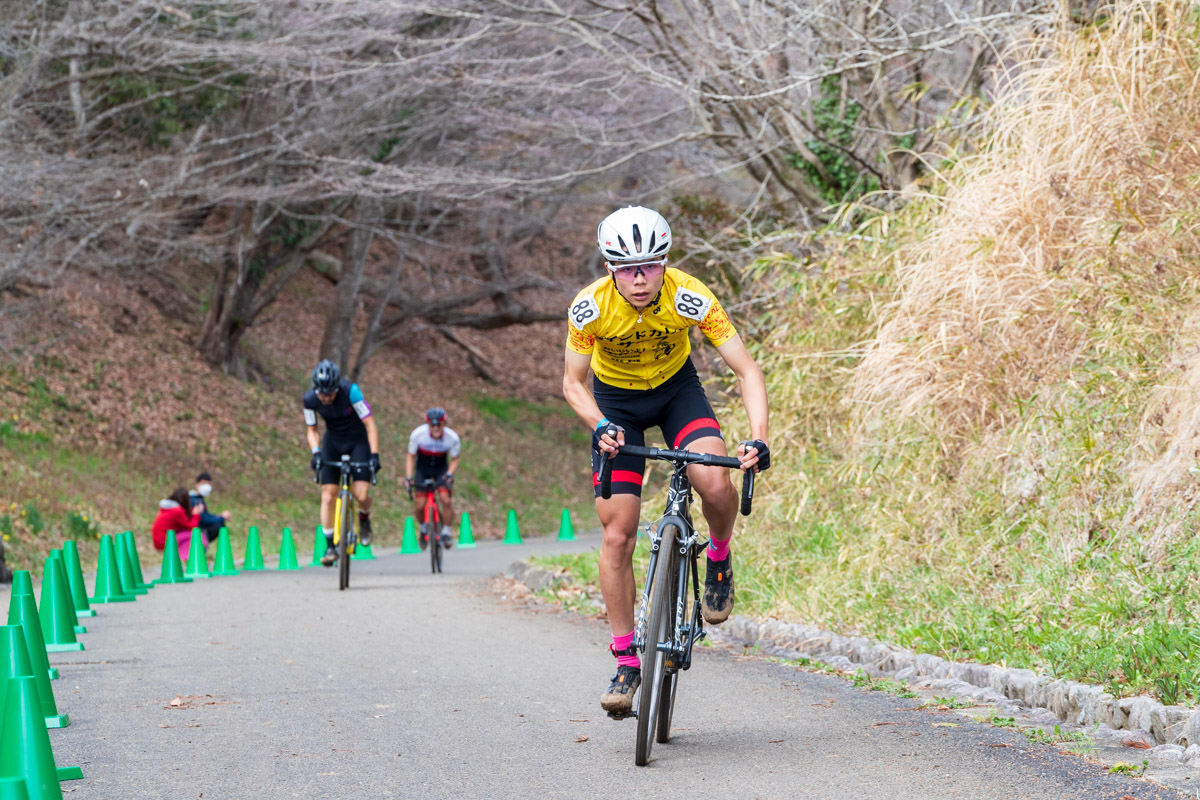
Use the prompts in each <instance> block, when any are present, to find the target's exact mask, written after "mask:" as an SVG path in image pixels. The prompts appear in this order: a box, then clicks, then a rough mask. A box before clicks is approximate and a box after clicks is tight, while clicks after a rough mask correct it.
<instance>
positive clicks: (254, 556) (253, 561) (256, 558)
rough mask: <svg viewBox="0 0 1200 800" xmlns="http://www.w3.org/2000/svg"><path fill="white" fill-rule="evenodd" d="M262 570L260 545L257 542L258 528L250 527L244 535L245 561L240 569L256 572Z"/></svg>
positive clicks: (255, 526)
mask: <svg viewBox="0 0 1200 800" xmlns="http://www.w3.org/2000/svg"><path fill="white" fill-rule="evenodd" d="M262 568H263V555H262V544H261V543H260V542H259V540H258V526H257V525H251V526H250V532H249V533H248V534H247V535H246V560H245V561H243V562H242V569H248V570H257V569H262Z"/></svg>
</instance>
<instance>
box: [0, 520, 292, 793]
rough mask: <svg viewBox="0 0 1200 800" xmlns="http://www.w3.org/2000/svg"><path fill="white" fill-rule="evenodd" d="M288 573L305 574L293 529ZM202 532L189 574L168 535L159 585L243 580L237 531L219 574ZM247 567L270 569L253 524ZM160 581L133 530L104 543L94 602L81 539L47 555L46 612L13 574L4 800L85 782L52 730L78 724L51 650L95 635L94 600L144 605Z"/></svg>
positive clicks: (0, 750)
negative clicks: (91, 631)
mask: <svg viewBox="0 0 1200 800" xmlns="http://www.w3.org/2000/svg"><path fill="white" fill-rule="evenodd" d="M283 534H284V535H283V547H282V549H281V553H280V563H279V568H280V569H299V568H300V566H299V564H298V563H297V562H296V547H295V542H294V541H293V540H292V532H291V531H290V530H289V529H287V528H285V529H284V531H283ZM207 561H208V559H207V555H206V554H205V552H204V542H203V540H202V539H201V538H200V531H199V529H195V530H193V531H192V545H191V548H190V552H189V557H188V569H187V570H184V569H183V565H182V563H181V561H180V557H179V546H178V542H177V540H176V538H175V535H174V532H172V533H171V535H169V536H168V537H167V541H166V547H165V549H164V551H163V567H162V573H161V576H160V578H159V579H158V580H157V581H155V582H154V583H155V584H159V583H190V582H191V581H192V580H193V578H195V577H211V576H214V575H236V574H237V569H235V568H234V564H233V553H232V547H231V545H230V542H229V531H228V530H226V529H225V528H222V529H221V532H220V534H219V536H218V540H217V552H216V557H215V559H214V562H213V569H212V570H210V569H209V568H208V563H207ZM242 569H245V570H261V569H263V559H262V550H261V546H260V544H259V537H258V529H257V528H256V527H254V526H251V527H250V536H249V541H248V542H247V545H246V559H245V561H244V563H243V565H242ZM152 586H153V584H150V583H147V582H146V580H145V578H144V576H143V574H142V565H141V559H140V557H139V556H138V552H137V546H136V543H135V542H134V539H133V533H132V532H130V531H125V532H124V533H121V534H118V535H117V536H116V537H115V538H114V537H113V536H112V535H111V534H105V535H104V536H102V537H101V538H100V553H99V558H98V560H97V565H96V584H95V591H94V592H93V595H92V597H91V598H89V597H88V594H87V588H86V586H85V584H84V580H83V569H82V566H81V564H80V560H79V549H78V546H77V544H76V543H75V542H74V541H70V540H68V541H66V542H64V543H63V547H62V549H61V550H52V551H51V552H50V555H49V556H47V557H46V561H45V569H44V571H43V576H42V597H41V608H40V610H39V608H38V603H37V601H36V600H35V599H34V594H33V579H32V577H31V575H30V574H29V572H28V571H27V570H17V571H15V572H14V573H13V586H12V594H11V595H10V600H9V610H8V625H4V626H0V665H2V666H0V670H2V672H0V703H2V706H0V709H2V710H0V800H61V798H62V797H63V792H62V788H61V786H60V785H59V784H60V781H64V780H76V779H80V778H82V777H83V770H81V769H80V768H79V767H57V766H55V762H54V753H53V749H52V747H51V743H50V736H49V733H48V731H49V729H51V728H65V727H67V726H68V725H70V724H71V720H70V717H69V716H68V715H67V714H63V713H59V711H58V704H57V702H56V701H55V698H54V689H53V687H52V686H51V683H50V682H51V680H53V679H55V678H57V677H58V671H57V670H56V669H54V668H53V667H51V666H50V663H49V660H48V659H47V653H56V652H67V651H78V650H83V649H84V644H83V643H82V642H80V641H79V640H78V638H77V635H78V634H81V633H87V628H85V627H84V626H83V625H80V624H79V620H80V618H86V617H93V616H95V615H96V611H95V609H93V608H91V604H92V603H119V602H129V601H133V600H136V599H137V597H138V596H140V595H143V594H146V593H147V592H148V591H149V590H150V589H151V588H152Z"/></svg>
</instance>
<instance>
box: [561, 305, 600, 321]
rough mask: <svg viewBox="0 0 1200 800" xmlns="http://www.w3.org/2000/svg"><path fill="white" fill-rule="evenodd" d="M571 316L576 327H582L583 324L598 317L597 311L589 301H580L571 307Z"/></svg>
mask: <svg viewBox="0 0 1200 800" xmlns="http://www.w3.org/2000/svg"><path fill="white" fill-rule="evenodd" d="M559 308H562V306H559ZM571 316H572V317H573V318H574V319H575V324H576V325H580V326H582V325H583V323H585V322H587V321H588V320H589V319H591V318H592V317H594V316H596V309H595V308H594V307H593V305H592V303H590V302H589V301H587V300H580V301H579V302H578V303H576V304H575V305H573V306H571Z"/></svg>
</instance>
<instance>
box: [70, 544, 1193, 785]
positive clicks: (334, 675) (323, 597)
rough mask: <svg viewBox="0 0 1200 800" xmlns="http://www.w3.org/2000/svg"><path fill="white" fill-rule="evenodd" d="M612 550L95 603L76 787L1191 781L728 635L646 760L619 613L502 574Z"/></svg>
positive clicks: (75, 695)
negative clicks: (1080, 750) (875, 685)
mask: <svg viewBox="0 0 1200 800" xmlns="http://www.w3.org/2000/svg"><path fill="white" fill-rule="evenodd" d="M596 543H597V541H596V539H595V538H593V537H584V538H581V539H580V541H579V542H577V543H574V544H564V543H557V542H553V541H542V542H537V541H534V542H533V543H527V544H525V545H520V546H513V545H501V544H499V543H496V542H481V543H480V544H479V547H478V549H476V550H472V551H467V550H452V551H450V553H449V554H448V555H447V559H446V570H447V571H446V572H445V573H443V574H442V575H436V576H435V575H431V574H429V563H428V558H427V557H426V556H424V555H422V556H400V555H398V554H396V553H395V551H394V549H392V550H389V551H388V552H387V554H383V553H382V552H381V553H379V554H378V555H379V556H380V557H379V558H377V559H376V560H373V561H355V562H354V563H353V570H352V576H351V588H350V589H349V590H348V591H345V592H338V591H337V576H336V573H335V571H334V570H325V569H321V568H309V567H306V568H305V569H303V570H301V571H299V572H279V571H275V570H268V571H265V572H242V573H241V574H239V575H237V576H234V577H222V578H212V579H209V580H203V581H197V582H195V583H193V584H190V585H186V586H159V587H156V588H154V589H153V590H151V592H150V594H148V595H146V596H144V597H142V598H140V599H139V600H138V601H137V602H135V603H122V604H113V605H98V606H96V608H97V610H98V615H97V616H96V617H94V618H91V619H85V620H83V622H84V624H86V625H87V627H88V633H86V634H82V635H81V641H83V642H84V643H85V644H86V647H87V649H86V650H85V651H83V652H81V653H72V654H51V656H50V660H51V663H52V664H54V665H56V666H58V667H59V670H60V672H61V678H60V679H59V680H57V681H55V682H54V688H55V695H56V697H57V700H58V706H59V710H60V711H61V712H65V713H68V714H69V715H70V717H71V725H70V726H69V727H68V728H65V729H62V730H52V731H51V732H50V735H51V741H52V743H53V747H54V752H55V757H56V760H57V762H58V764H59V765H60V766H62V765H78V766H81V767H82V768H83V771H84V774H85V778H84V779H83V780H80V781H71V782H68V783H64V784H63V788H64V790H65V791H66V792H67V794H66V796H67V797H69V798H72V800H98V799H99V798H105V799H106V800H118V799H122V800H130V799H132V798H156V799H161V798H212V799H214V800H224V799H226V798H417V797H419V798H443V797H454V798H460V797H469V798H507V797H514V798H515V797H520V798H530V797H534V798H538V799H539V800H540V799H541V798H559V797H569V798H579V797H635V798H659V797H663V798H666V797H671V798H677V797H681V796H687V797H691V798H785V797H787V798H791V797H809V798H855V797H860V796H861V797H869V798H876V797H886V798H888V800H906V799H907V798H914V799H915V798H922V799H924V798H935V797H936V798H981V799H982V798H987V799H988V800H993V799H994V798H1046V799H1047V800H1066V799H1067V798H1089V800H1092V799H1095V798H1112V800H1129V798H1136V799H1137V800H1151V798H1179V797H1185V795H1182V794H1178V793H1176V792H1174V791H1171V790H1168V789H1164V788H1162V787H1159V786H1156V785H1154V784H1151V783H1148V782H1145V781H1140V780H1137V779H1133V778H1129V777H1125V776H1120V775H1107V774H1105V773H1104V771H1103V769H1102V768H1101V767H1099V766H1097V765H1093V764H1090V763H1088V762H1087V761H1085V760H1083V759H1080V758H1077V757H1072V756H1066V755H1062V754H1059V753H1058V752H1057V751H1056V750H1055V749H1053V748H1052V747H1049V746H1046V745H1033V744H1029V743H1028V742H1027V741H1026V739H1025V737H1024V736H1022V735H1020V734H1019V733H1017V732H1015V731H1010V730H1005V729H1000V728H993V727H991V726H987V725H981V724H978V723H975V722H972V721H970V720H969V719H967V718H964V717H961V716H958V715H955V714H953V713H946V712H941V713H939V712H935V711H930V710H927V709H920V708H918V707H917V706H918V704H917V702H916V701H911V700H901V699H897V698H895V697H891V696H888V695H885V694H882V693H879V692H868V691H864V690H860V689H855V688H853V687H851V686H850V685H849V684H848V683H847V682H845V681H844V680H840V679H838V678H835V677H832V676H829V675H824V674H819V673H809V672H804V671H801V670H798V669H796V668H794V667H791V666H787V665H784V664H779V663H774V662H771V661H768V660H765V659H761V658H754V657H747V656H744V655H742V654H741V653H740V652H733V651H731V650H729V649H726V648H722V647H712V648H698V649H697V655H696V659H695V663H694V666H693V668H692V670H691V671H689V672H688V673H685V674H684V681H683V683H682V684H681V689H680V693H679V698H678V701H677V704H676V710H675V729H674V733H673V738H672V741H671V742H670V743H669V744H656V745H655V747H654V751H653V760H652V762H651V764H650V765H649V766H647V767H636V766H634V764H633V748H634V736H635V725H636V723H635V722H634V721H633V720H632V719H630V720H624V721H620V722H616V721H612V720H609V719H607V718H606V717H605V716H604V714H603V712H601V710H600V708H599V703H598V698H599V695H600V693H601V691H602V690H603V689H604V687H605V686H606V685H607V679H608V676H609V675H610V674H611V672H612V670H613V660H612V658H611V656H609V655H608V653H607V650H606V646H607V643H608V637H607V631H606V627H605V626H604V624H603V623H601V622H598V621H596V620H591V619H585V618H582V617H580V616H577V615H573V614H565V613H557V612H554V611H549V610H546V609H544V608H543V609H538V608H536V607H528V606H518V605H514V604H513V603H512V602H511V601H510V600H507V599H506V598H505V597H504V596H503V594H502V593H500V592H498V591H497V584H496V582H495V581H494V576H495V575H497V574H498V573H499V572H500V571H501V570H502V569H503V568H504V567H505V566H507V565H508V564H510V563H511V562H513V561H516V560H519V559H522V558H525V557H527V556H528V555H529V554H530V553H531V552H535V551H537V552H547V551H552V550H560V549H576V550H587V549H591V548H592V547H593V546H594V545H595V544H596ZM147 566H149V565H147ZM146 572H147V573H148V574H147V576H146V577H147V579H150V578H152V577H156V576H157V574H158V568H157V565H154V567H153V568H152V569H147V570H146ZM151 573H152V574H151ZM90 580H91V578H90V576H89V585H90Z"/></svg>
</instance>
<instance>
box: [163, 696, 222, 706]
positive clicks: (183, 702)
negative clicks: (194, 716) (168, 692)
mask: <svg viewBox="0 0 1200 800" xmlns="http://www.w3.org/2000/svg"><path fill="white" fill-rule="evenodd" d="M221 705H226V701H224V700H216V699H214V698H213V696H212V695H211V694H189V695H186V696H184V695H178V694H177V695H175V699H173V700H172V701H171V702H169V703H167V704H166V705H165V706H163V708H196V707H197V706H221Z"/></svg>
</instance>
